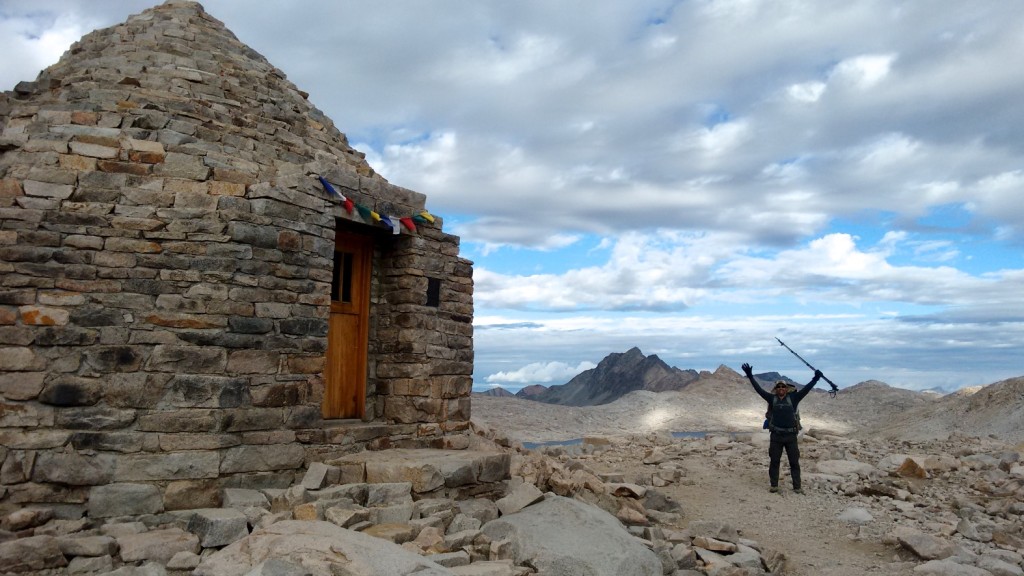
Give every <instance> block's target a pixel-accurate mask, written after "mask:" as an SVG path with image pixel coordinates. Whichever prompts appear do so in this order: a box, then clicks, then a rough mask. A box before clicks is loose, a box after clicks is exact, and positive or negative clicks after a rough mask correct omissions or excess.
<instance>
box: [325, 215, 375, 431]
mask: <svg viewBox="0 0 1024 576" xmlns="http://www.w3.org/2000/svg"><path fill="white" fill-rule="evenodd" d="M373 248H374V243H373V238H372V237H371V236H369V235H364V234H356V233H353V232H349V231H344V230H336V232H335V239H334V255H335V258H334V259H333V262H334V264H333V269H332V276H331V277H332V279H333V280H332V294H331V304H330V316H329V319H328V331H327V351H326V365H325V366H324V398H323V404H322V405H321V411H322V414H323V417H324V419H325V420H333V419H344V418H358V419H361V420H364V419H365V418H366V380H367V377H368V374H367V365H368V355H369V328H370V280H371V274H372V270H373V267H372V261H373ZM346 254H347V255H350V257H351V260H350V261H347V262H346V260H345V258H346V256H345V255H346ZM339 255H340V258H339ZM339 266H340V267H341V269H339ZM335 290H337V292H338V294H335V293H334V292H335ZM335 296H337V297H338V300H335ZM351 340H355V341H354V342H352V341H351Z"/></svg>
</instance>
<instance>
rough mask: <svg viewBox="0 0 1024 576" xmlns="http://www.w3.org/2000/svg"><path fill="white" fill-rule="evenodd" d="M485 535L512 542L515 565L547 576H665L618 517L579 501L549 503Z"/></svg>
mask: <svg viewBox="0 0 1024 576" xmlns="http://www.w3.org/2000/svg"><path fill="white" fill-rule="evenodd" d="M483 533H484V534H485V535H487V536H488V537H489V538H491V540H492V541H495V540H505V539H508V540H511V541H512V543H513V544H512V551H513V560H514V562H515V564H517V565H522V564H524V563H529V565H530V566H533V567H534V568H536V570H537V571H538V572H539V573H543V574H545V575H546V576H577V575H580V574H587V575H589V576H660V575H661V574H662V565H661V562H660V561H659V560H658V557H657V556H656V555H655V554H654V553H653V552H651V551H650V550H648V549H647V548H646V547H645V546H644V545H643V544H641V543H640V542H639V541H638V540H636V539H635V538H633V537H632V536H630V535H629V533H628V532H626V531H625V529H623V527H622V525H621V524H619V522H618V521H616V520H615V518H614V517H613V516H611V515H610V514H608V513H607V512H604V511H603V510H600V509H597V508H594V507H592V506H588V505H586V504H583V503H582V502H579V501H577V500H572V499H569V498H565V497H561V496H554V495H547V496H545V497H544V499H543V501H541V502H538V503H536V504H534V505H533V506H530V507H529V508H524V509H522V510H520V511H519V512H517V513H514V514H508V515H505V516H502V517H501V518H498V519H497V520H493V521H491V522H488V523H487V524H485V525H484V527H483Z"/></svg>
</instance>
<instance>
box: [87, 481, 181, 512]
mask: <svg viewBox="0 0 1024 576" xmlns="http://www.w3.org/2000/svg"><path fill="white" fill-rule="evenodd" d="M163 509H164V505H163V497H162V496H161V495H160V490H159V489H158V488H157V487H156V486H153V485H151V484H129V483H119V484H107V485H104V486H96V487H94V488H92V489H91V490H90V491H89V504H88V510H89V516H90V517H92V518H112V517H116V516H138V515H140V514H156V513H158V512H162V511H163Z"/></svg>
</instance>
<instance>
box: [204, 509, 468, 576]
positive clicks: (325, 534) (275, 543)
mask: <svg viewBox="0 0 1024 576" xmlns="http://www.w3.org/2000/svg"><path fill="white" fill-rule="evenodd" d="M273 561H277V562H278V563H288V564H294V565H297V566H301V567H302V568H303V572H302V573H303V574H308V575H309V576H334V575H336V574H351V575H352V576H376V575H378V574H388V575H389V576H406V575H409V574H416V576H451V575H452V572H451V571H450V570H448V569H447V568H444V567H443V566H441V565H439V564H436V563H434V562H432V561H430V560H428V559H426V558H423V557H421V556H420V555H418V554H416V553H415V552H411V551H409V550H406V549H404V548H402V547H401V546H399V545H397V544H393V543H391V542H388V541H386V540H382V539H380V538H374V537H373V536H369V535H366V534H363V533H361V532H355V531H352V530H346V529H344V528H341V527H339V526H336V525H334V524H331V523H330V522H323V521H312V522H303V521H298V520H284V521H281V522H277V523H275V524H271V525H270V526H267V527H266V528H261V529H259V530H256V531H255V532H253V533H252V534H250V535H249V536H247V537H246V538H244V539H242V540H239V541H238V542H235V543H233V544H231V545H229V546H227V547H225V548H224V549H222V550H220V551H218V552H215V553H214V554H211V555H210V556H208V557H206V558H204V559H203V561H202V562H201V563H200V564H199V566H197V567H196V569H195V570H194V571H193V572H192V574H193V575H194V576H245V575H247V574H249V573H250V572H253V571H254V570H256V569H260V570H263V569H264V567H265V566H266V564H267V563H270V562H273ZM254 573H256V574H269V572H266V571H265V570H264V571H263V572H259V571H257V572H254Z"/></svg>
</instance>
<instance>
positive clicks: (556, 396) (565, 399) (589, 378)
mask: <svg viewBox="0 0 1024 576" xmlns="http://www.w3.org/2000/svg"><path fill="white" fill-rule="evenodd" d="M699 376H700V374H699V373H698V372H697V371H696V370H682V369H679V368H676V367H674V366H669V365H668V364H666V363H665V362H664V361H663V360H662V359H661V358H658V356H657V355H655V354H652V355H650V356H645V355H644V353H643V352H641V351H640V349H639V348H636V347H634V348H631V349H629V350H628V351H626V352H623V353H612V354H609V355H607V356H605V358H604V359H603V360H601V362H599V363H598V365H597V367H596V368H591V369H590V370H585V371H583V372H580V373H579V374H577V375H576V376H575V377H573V379H572V380H570V381H569V382H567V383H565V384H557V385H554V386H550V387H546V386H541V385H540V384H533V385H530V386H526V387H524V388H522V389H521V390H519V391H518V392H516V393H515V394H513V393H511V392H509V391H508V390H506V389H504V388H502V387H500V386H496V387H494V388H491V389H489V390H487V391H485V392H477V394H481V395H483V396H493V397H499V398H506V397H509V396H516V397H519V398H526V399H528V400H536V401H538V402H544V403H547V404H558V405H561V406H597V405H601V404H608V403H610V402H614V401H615V400H618V399H619V398H621V397H623V396H625V395H626V394H629V393H630V392H633V391H634V390H646V391H648V392H666V391H670V390H683V389H685V388H686V387H687V386H688V385H690V384H691V383H693V382H695V381H696V380H697V379H698V377H699ZM754 379H755V380H757V382H758V383H759V384H761V386H762V387H764V388H766V389H768V388H771V387H772V385H774V384H775V382H778V381H779V380H782V381H783V382H787V383H789V384H792V385H794V386H796V387H798V388H800V387H802V386H803V385H804V384H806V382H794V381H793V380H791V379H790V378H788V377H786V376H783V375H782V374H779V373H778V372H764V373H761V374H755V375H754Z"/></svg>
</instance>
